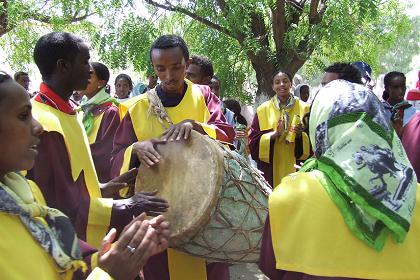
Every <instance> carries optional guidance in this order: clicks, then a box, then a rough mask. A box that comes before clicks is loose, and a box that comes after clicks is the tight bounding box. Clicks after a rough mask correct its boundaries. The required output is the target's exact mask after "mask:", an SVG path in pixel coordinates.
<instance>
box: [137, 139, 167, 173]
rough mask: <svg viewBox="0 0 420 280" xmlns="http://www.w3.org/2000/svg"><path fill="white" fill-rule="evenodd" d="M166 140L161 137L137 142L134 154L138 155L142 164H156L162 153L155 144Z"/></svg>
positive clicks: (149, 165)
mask: <svg viewBox="0 0 420 280" xmlns="http://www.w3.org/2000/svg"><path fill="white" fill-rule="evenodd" d="M165 142H166V141H164V140H159V139H151V140H146V141H142V142H136V143H134V145H133V150H132V154H135V155H137V158H138V159H139V161H140V163H141V164H144V165H146V166H147V167H151V166H154V165H155V164H158V163H159V159H160V155H159V153H158V152H157V151H156V149H155V144H163V143H165Z"/></svg>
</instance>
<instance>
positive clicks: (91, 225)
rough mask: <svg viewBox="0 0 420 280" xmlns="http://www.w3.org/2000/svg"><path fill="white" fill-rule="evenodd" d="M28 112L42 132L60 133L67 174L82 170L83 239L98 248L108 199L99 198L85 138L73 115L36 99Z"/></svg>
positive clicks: (107, 217) (105, 227)
mask: <svg viewBox="0 0 420 280" xmlns="http://www.w3.org/2000/svg"><path fill="white" fill-rule="evenodd" d="M32 106H33V111H32V114H33V116H34V118H35V119H37V120H38V121H39V122H40V123H41V124H42V126H43V127H44V130H45V131H55V132H58V133H60V134H61V135H62V136H63V139H64V142H65V145H66V148H67V153H68V156H69V159H70V166H71V174H72V177H73V180H74V181H76V180H77V178H78V177H79V176H80V173H81V172H82V170H83V171H84V172H83V174H84V178H85V183H86V186H87V190H88V192H89V196H90V207H89V215H88V223H87V224H88V225H87V229H86V239H87V240H86V241H87V242H88V243H89V244H91V245H92V246H95V247H97V248H98V247H99V246H100V245H101V241H102V238H103V237H104V236H105V235H106V233H107V230H108V227H109V223H110V219H111V211H112V205H113V202H112V199H107V198H101V192H100V188H99V182H98V178H97V175H96V171H95V168H94V165H93V160H92V156H91V153H90V148H89V143H88V139H87V137H86V133H85V131H84V129H83V126H82V124H81V123H80V122H79V121H78V119H77V116H76V115H69V114H66V113H63V112H61V111H59V110H57V109H54V108H52V107H51V106H48V105H45V104H42V103H40V102H37V101H33V102H32Z"/></svg>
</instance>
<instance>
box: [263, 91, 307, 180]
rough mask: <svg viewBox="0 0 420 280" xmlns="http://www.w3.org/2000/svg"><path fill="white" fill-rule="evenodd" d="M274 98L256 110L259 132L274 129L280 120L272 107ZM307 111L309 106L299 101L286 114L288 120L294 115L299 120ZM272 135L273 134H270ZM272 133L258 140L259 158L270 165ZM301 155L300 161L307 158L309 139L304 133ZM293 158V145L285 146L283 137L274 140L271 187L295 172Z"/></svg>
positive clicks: (294, 159) (277, 111) (275, 109)
mask: <svg viewBox="0 0 420 280" xmlns="http://www.w3.org/2000/svg"><path fill="white" fill-rule="evenodd" d="M274 98H276V96H274V97H273V98H272V99H270V100H268V101H266V102H264V103H263V104H261V105H260V106H259V107H258V109H257V115H258V121H259V124H260V130H269V129H273V130H275V129H276V126H277V122H278V120H279V118H280V111H279V110H278V109H277V108H276V107H275V105H274ZM308 111H309V106H308V105H307V104H305V103H304V102H301V101H300V100H296V103H295V104H294V106H293V107H292V108H291V109H290V111H289V112H288V113H289V115H290V118H293V116H294V115H299V116H300V117H301V118H302V117H303V115H305V114H306V113H307V112H308ZM272 133H274V132H272ZM272 133H266V134H264V135H263V136H262V137H261V139H260V145H259V158H260V160H261V161H264V162H266V163H270V157H269V156H270V141H271V140H270V137H271V135H272ZM302 141H303V154H302V156H301V157H300V158H298V159H301V160H304V159H307V158H308V156H309V145H310V143H309V137H308V135H307V134H306V133H302ZM295 163H296V158H295V143H289V144H286V142H285V140H284V137H282V138H280V139H276V140H275V142H274V155H273V162H272V164H273V187H276V186H277V185H278V184H280V182H281V179H282V178H283V177H284V176H286V175H288V174H290V173H293V172H295V171H296V169H295V167H294V164H295Z"/></svg>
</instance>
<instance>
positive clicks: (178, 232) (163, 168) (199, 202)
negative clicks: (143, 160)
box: [136, 131, 223, 246]
mask: <svg viewBox="0 0 420 280" xmlns="http://www.w3.org/2000/svg"><path fill="white" fill-rule="evenodd" d="M156 148H157V150H158V152H159V154H160V155H161V156H162V157H161V160H160V162H159V164H158V165H157V166H154V167H151V168H147V167H145V166H144V165H140V168H139V172H138V175H137V179H136V192H140V191H153V190H158V193H157V196H159V197H162V198H164V199H166V200H167V201H168V202H169V209H168V212H167V213H165V217H166V218H167V219H168V221H169V222H170V224H171V239H170V245H171V246H176V245H177V244H179V243H180V242H185V240H188V239H190V238H192V237H193V236H194V235H195V234H196V233H197V232H198V231H199V230H200V229H201V228H202V227H203V226H205V225H206V224H207V223H208V221H209V220H210V216H211V212H212V210H213V208H214V205H215V204H216V201H217V198H218V194H219V192H220V189H221V186H222V183H223V151H222V149H221V148H220V147H218V145H217V143H216V142H215V141H214V140H212V139H210V138H209V137H207V136H203V135H201V134H199V133H198V132H195V131H192V132H191V135H190V138H189V139H188V140H181V141H173V142H168V143H166V144H159V145H157V147H156Z"/></svg>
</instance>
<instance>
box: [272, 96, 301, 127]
mask: <svg viewBox="0 0 420 280" xmlns="http://www.w3.org/2000/svg"><path fill="white" fill-rule="evenodd" d="M296 100H298V98H297V97H295V96H293V95H292V94H290V95H289V98H288V99H287V103H286V105H282V104H281V103H280V101H279V99H278V97H277V96H275V97H274V106H275V107H276V108H277V109H279V110H280V115H282V116H283V119H284V121H285V122H284V127H285V129H287V128H288V127H289V125H290V122H291V119H290V111H291V110H292V108H293V105H295V103H296Z"/></svg>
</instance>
